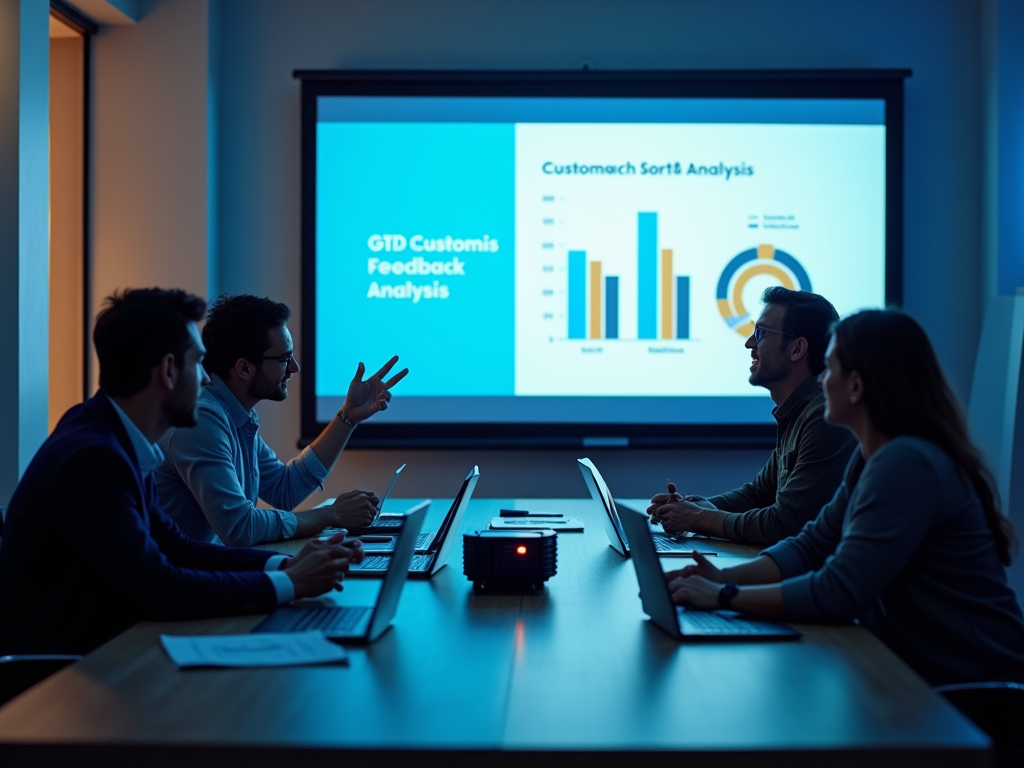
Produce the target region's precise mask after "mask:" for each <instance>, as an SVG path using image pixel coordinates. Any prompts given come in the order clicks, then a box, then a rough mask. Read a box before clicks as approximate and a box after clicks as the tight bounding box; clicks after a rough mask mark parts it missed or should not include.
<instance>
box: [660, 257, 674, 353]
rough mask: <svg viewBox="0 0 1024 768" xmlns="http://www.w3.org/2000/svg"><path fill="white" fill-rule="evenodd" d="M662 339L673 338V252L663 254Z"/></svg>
mask: <svg viewBox="0 0 1024 768" xmlns="http://www.w3.org/2000/svg"><path fill="white" fill-rule="evenodd" d="M661 338H663V339H671V338H672V251H671V249H669V248H665V249H663V250H662V252H661Z"/></svg>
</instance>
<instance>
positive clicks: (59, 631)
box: [0, 288, 362, 654]
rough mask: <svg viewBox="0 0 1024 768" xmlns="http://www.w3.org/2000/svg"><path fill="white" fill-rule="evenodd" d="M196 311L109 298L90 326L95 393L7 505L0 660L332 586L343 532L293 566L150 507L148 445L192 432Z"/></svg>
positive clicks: (148, 293) (159, 295) (188, 301)
mask: <svg viewBox="0 0 1024 768" xmlns="http://www.w3.org/2000/svg"><path fill="white" fill-rule="evenodd" d="M204 311H205V302H204V301H203V300H202V299H200V298H199V297H197V296H192V295H190V294H187V293H185V292H184V291H177V290H174V291H167V290H161V289H157V288H152V289H142V290H130V291H125V292H124V293H121V294H115V295H114V296H112V297H110V298H109V299H108V300H107V304H106V307H105V308H104V310H103V311H102V312H101V313H100V315H99V317H98V318H97V321H96V327H95V330H94V333H93V340H94V342H95V344H96V352H97V355H98V356H99V361H100V390H99V392H97V394H96V395H95V396H93V397H92V398H90V399H89V400H87V401H86V402H85V403H83V404H81V405H77V406H75V407H74V408H71V409H70V410H69V411H68V412H67V413H66V414H64V416H63V418H62V419H61V420H60V422H59V423H58V424H57V427H56V428H55V429H54V431H53V434H51V435H50V437H49V438H48V439H47V440H46V442H44V443H43V445H42V447H41V448H40V449H39V452H38V453H37V454H36V455H35V457H34V458H33V459H32V461H31V463H30V464H29V466H28V468H27V469H26V470H25V474H24V476H23V477H22V479H21V482H20V483H19V484H18V487H17V489H16V490H15V493H14V496H13V497H12V498H11V501H10V505H9V507H8V511H7V517H6V521H5V530H4V536H3V540H2V542H0V654H4V653H52V652H61V653H85V652H88V651H90V650H92V649H93V648H96V647H97V646H99V645H100V644H102V643H104V642H106V641H107V640H109V639H111V638H112V637H114V636H115V635H117V634H118V633H120V632H122V631H123V630H125V629H127V628H128V627H130V626H131V625H132V624H134V623H136V622H138V621H140V620H144V619H149V620H166V619H187V618H198V617H203V616H216V615H224V614H232V613H257V612H266V611H269V610H271V609H272V608H273V607H274V606H276V605H279V604H281V603H284V602H289V601H291V600H292V599H294V598H296V597H308V596H313V595H318V594H322V593H324V592H326V591H328V590H330V589H332V588H334V587H336V586H339V585H340V581H341V579H342V578H343V577H344V572H345V570H346V569H347V568H348V563H349V561H356V562H358V561H360V560H362V550H361V549H360V548H359V545H358V543H348V542H343V541H342V539H343V538H344V537H343V535H338V536H335V537H332V538H331V539H329V540H327V541H319V540H315V539H314V540H313V541H311V542H310V543H309V544H307V545H306V546H305V547H304V548H303V550H302V551H301V552H300V553H299V554H298V555H297V556H296V557H294V558H287V557H284V556H282V555H276V554H275V553H273V552H269V551H265V550H256V549H232V548H228V547H222V546H216V545H211V544H204V543H200V542H197V541H194V540H192V539H190V538H188V537H187V536H185V535H184V534H183V533H182V532H181V531H180V530H179V529H178V527H177V526H176V525H175V524H174V522H173V521H172V520H171V519H170V518H169V517H167V515H166V514H164V512H163V511H162V510H161V509H160V504H159V501H158V499H157V493H156V486H155V483H154V481H153V474H152V473H153V470H154V469H155V468H156V467H157V466H159V464H160V463H161V462H162V461H163V456H162V455H161V453H160V449H159V448H158V447H157V446H156V443H157V441H158V440H159V439H160V437H161V436H162V435H163V434H164V432H166V431H167V429H169V428H170V427H172V426H174V427H186V426H190V425H194V424H195V422H196V402H197V398H198V395H199V390H200V388H201V387H202V386H203V385H205V384H207V383H208V382H209V378H208V377H207V375H206V372H205V371H204V370H203V367H202V360H203V354H204V352H205V350H204V348H203V343H202V340H201V338H200V336H199V331H198V328H197V325H196V323H197V321H199V320H200V319H201V318H202V317H203V314H204Z"/></svg>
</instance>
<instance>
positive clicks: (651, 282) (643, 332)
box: [636, 213, 658, 339]
mask: <svg viewBox="0 0 1024 768" xmlns="http://www.w3.org/2000/svg"><path fill="white" fill-rule="evenodd" d="M636 226H637V242H636V258H637V277H638V281H637V286H638V287H637V297H636V298H637V308H636V311H637V320H636V328H637V334H636V336H637V338H638V339H656V338H658V299H657V295H658V214H656V213H638V214H637V224H636Z"/></svg>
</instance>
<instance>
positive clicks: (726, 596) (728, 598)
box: [718, 584, 740, 608]
mask: <svg viewBox="0 0 1024 768" xmlns="http://www.w3.org/2000/svg"><path fill="white" fill-rule="evenodd" d="M739 591H740V588H739V585H738V584H726V585H725V586H724V587H722V588H721V589H720V590H718V605H719V606H720V607H722V608H728V607H729V604H730V603H731V602H732V599H733V598H734V597H736V593H737V592H739Z"/></svg>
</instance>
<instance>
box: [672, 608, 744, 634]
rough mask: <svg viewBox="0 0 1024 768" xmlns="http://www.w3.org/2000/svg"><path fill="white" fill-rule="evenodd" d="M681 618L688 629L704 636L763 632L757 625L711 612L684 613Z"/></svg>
mask: <svg viewBox="0 0 1024 768" xmlns="http://www.w3.org/2000/svg"><path fill="white" fill-rule="evenodd" d="M679 618H680V619H681V620H682V621H683V622H685V623H686V625H687V627H688V628H692V629H695V630H697V631H698V632H701V633H703V634H709V635H710V634H718V635H754V634H761V633H762V632H763V630H762V629H761V628H760V627H759V626H757V625H756V624H751V623H750V622H747V621H744V620H743V619H727V618H726V617H725V616H720V615H719V614H717V613H712V612H711V611H684V612H681V613H680V614H679Z"/></svg>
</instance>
